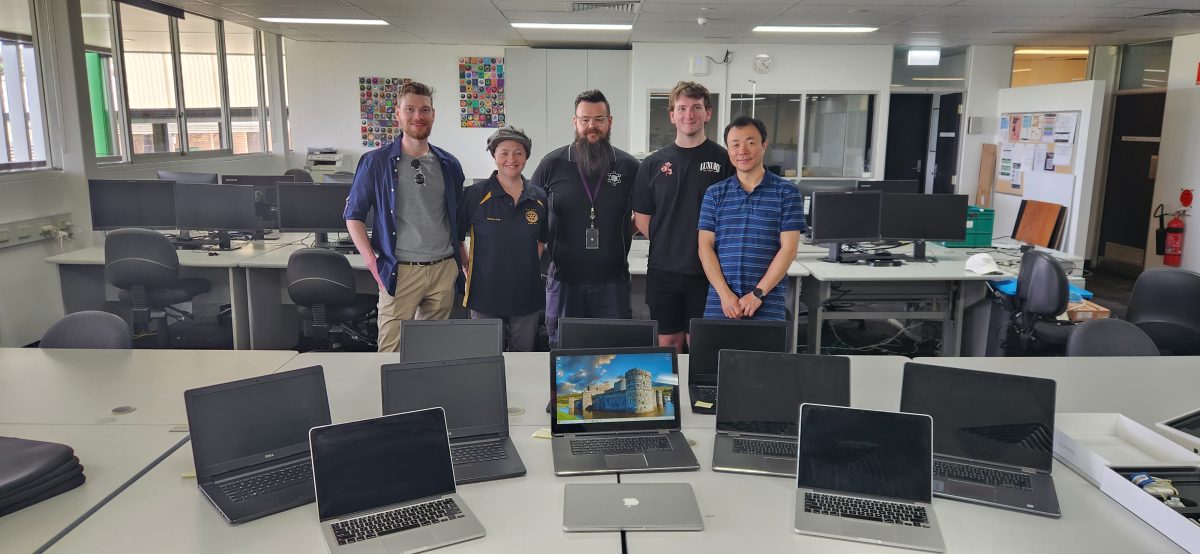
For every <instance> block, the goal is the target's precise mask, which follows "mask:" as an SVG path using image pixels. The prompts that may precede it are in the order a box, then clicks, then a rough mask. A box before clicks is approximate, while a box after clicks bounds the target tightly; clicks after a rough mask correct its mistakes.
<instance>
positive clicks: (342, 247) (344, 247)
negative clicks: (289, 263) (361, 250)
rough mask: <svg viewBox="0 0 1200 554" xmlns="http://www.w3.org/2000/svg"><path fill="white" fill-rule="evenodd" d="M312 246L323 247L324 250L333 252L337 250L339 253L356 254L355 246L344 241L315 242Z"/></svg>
mask: <svg viewBox="0 0 1200 554" xmlns="http://www.w3.org/2000/svg"><path fill="white" fill-rule="evenodd" d="M313 248H324V249H326V250H333V251H334V252H337V253H339V254H357V253H358V248H355V246H354V245H353V244H346V243H342V242H316V243H313Z"/></svg>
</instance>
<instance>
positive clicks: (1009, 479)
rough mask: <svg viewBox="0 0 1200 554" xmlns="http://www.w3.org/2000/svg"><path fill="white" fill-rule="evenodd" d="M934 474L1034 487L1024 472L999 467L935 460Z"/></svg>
mask: <svg viewBox="0 0 1200 554" xmlns="http://www.w3.org/2000/svg"><path fill="white" fill-rule="evenodd" d="M933 474H934V475H937V476H939V477H948V478H951V479H959V480H961V481H971V482H973V483H984V484H987V485H992V486H994V487H1008V488H1012V489H1026V490H1032V489H1033V481H1031V480H1030V479H1029V476H1028V475H1026V474H1024V473H1018V472H1015V471H1003V470H999V469H991V468H986V467H978V466H972V465H967V464H958V463H954V462H946V461H943V460H934V461H933Z"/></svg>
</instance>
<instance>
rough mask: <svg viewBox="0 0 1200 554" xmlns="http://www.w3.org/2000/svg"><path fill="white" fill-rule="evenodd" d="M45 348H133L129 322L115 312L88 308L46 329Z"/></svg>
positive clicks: (41, 345) (69, 315)
mask: <svg viewBox="0 0 1200 554" xmlns="http://www.w3.org/2000/svg"><path fill="white" fill-rule="evenodd" d="M38 346H40V347H42V348H132V347H133V339H132V338H131V337H130V335H129V324H128V323H125V320H124V319H121V317H120V316H118V315H115V314H110V313H108V312H100V311H84V312H75V313H73V314H68V315H67V316H66V317H64V318H62V319H60V320H58V321H57V322H55V323H54V325H51V326H50V328H49V329H46V333H45V334H44V335H42V340H41V342H40V343H38Z"/></svg>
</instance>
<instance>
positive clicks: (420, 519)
mask: <svg viewBox="0 0 1200 554" xmlns="http://www.w3.org/2000/svg"><path fill="white" fill-rule="evenodd" d="M462 517H466V516H464V515H463V513H462V510H461V509H459V507H458V504H455V503H454V499H452V498H443V499H441V500H434V501H432V502H425V503H423V504H416V505H413V506H405V507H403V508H396V509H395V510H388V511H386V512H380V513H378V514H371V515H369V516H363V517H359V518H354V519H351V520H346V521H339V522H337V523H334V524H331V525H330V527H331V528H332V529H333V536H334V538H336V539H337V541H338V544H339V545H343V544H350V543H354V542H359V541H365V540H368V539H373V538H375V537H382V536H384V535H390V534H392V533H399V532H400V531H407V530H409V529H416V528H418V527H426V526H429V525H436V524H438V523H444V522H447V521H451V520H454V519H459V518H462Z"/></svg>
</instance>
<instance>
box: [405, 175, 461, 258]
mask: <svg viewBox="0 0 1200 554" xmlns="http://www.w3.org/2000/svg"><path fill="white" fill-rule="evenodd" d="M417 160H418V161H419V162H420V164H421V174H423V175H425V182H424V183H423V184H418V183H417V171H416V170H414V169H413V167H412V162H413V158H412V156H409V155H407V154H404V153H401V154H400V161H398V162H396V170H397V171H396V175H397V179H396V259H397V260H400V261H402V262H431V261H434V260H440V259H442V258H445V257H447V256H449V255H450V254H451V253H453V252H454V247H453V245H452V244H451V242H450V218H449V216H448V214H447V213H446V186H445V183H444V180H443V179H442V166H441V164H439V163H438V159H437V156H434V155H433V153H432V152H430V153H428V154H426V155H424V156H422V157H420V158H417Z"/></svg>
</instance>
